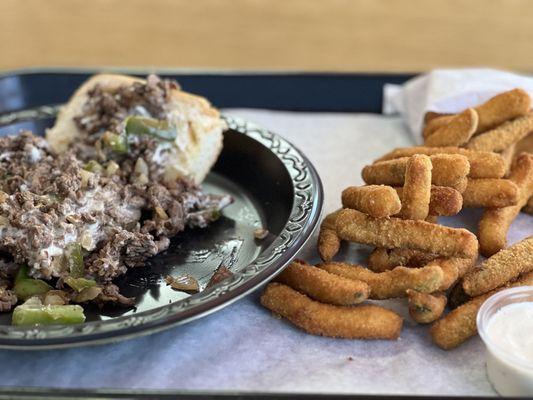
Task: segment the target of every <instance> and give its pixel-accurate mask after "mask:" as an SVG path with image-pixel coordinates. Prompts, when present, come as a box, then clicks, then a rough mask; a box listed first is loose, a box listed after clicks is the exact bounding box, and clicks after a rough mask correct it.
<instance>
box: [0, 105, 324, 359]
mask: <svg viewBox="0 0 533 400" xmlns="http://www.w3.org/2000/svg"><path fill="white" fill-rule="evenodd" d="M56 110H57V107H56V106H42V107H38V108H35V109H30V110H22V111H16V112H13V113H9V114H5V115H1V116H0V125H5V124H8V123H12V122H14V120H17V121H21V120H27V119H36V118H48V117H51V116H54V115H55V112H56ZM17 117H18V118H17ZM223 118H224V119H225V120H226V123H227V125H228V128H229V129H231V130H233V131H236V132H238V133H241V134H243V135H246V136H248V137H250V138H252V139H254V140H256V141H258V142H259V143H260V144H262V145H263V146H264V147H265V148H266V149H267V150H269V151H271V152H272V153H273V154H274V155H275V156H276V157H277V158H278V159H279V160H280V161H281V162H282V163H283V165H284V166H285V168H286V170H287V172H288V174H289V176H290V178H291V182H292V185H293V190H294V200H293V205H292V210H291V213H290V215H289V218H288V220H287V222H286V224H285V226H284V227H283V229H282V231H281V233H280V234H279V236H278V237H277V238H276V239H275V240H274V242H273V243H272V244H271V246H269V247H268V248H267V249H266V250H264V251H263V252H261V253H260V254H259V256H258V257H257V258H256V259H255V260H254V261H253V262H252V263H251V264H249V265H248V266H247V267H245V268H243V269H242V270H241V271H239V272H238V273H236V274H235V275H234V276H233V277H232V278H230V279H228V280H226V281H223V282H222V283H220V284H219V285H216V286H214V287H212V288H210V289H206V290H204V291H202V292H201V293H198V294H196V295H193V296H190V297H187V298H186V299H183V300H180V301H177V302H174V303H171V304H166V305H163V306H160V307H157V308H154V309H151V310H146V311H143V312H140V313H138V314H135V315H128V316H122V317H117V318H113V319H109V320H104V321H94V322H88V323H85V324H80V325H71V326H60V325H58V326H49V327H36V328H31V329H28V328H20V327H13V326H7V325H2V326H0V348H8V349H20V350H30V349H35V350H38V349H44V348H47V349H48V348H64V347H75V346H83V345H95V344H104V343H110V342H115V341H119V340H126V339H129V338H133V337H137V336H142V335H147V334H151V333H154V332H158V331H161V330H164V329H168V328H171V327H173V326H176V325H180V324H184V323H187V322H190V321H192V320H194V319H197V318H200V317H203V316H205V315H208V314H210V313H212V312H215V311H218V310H219V309H221V308H223V307H225V306H227V305H229V304H231V303H233V302H234V301H236V300H238V299H240V298H242V297H244V296H245V295H247V294H249V293H251V292H252V291H254V290H255V289H257V288H258V287H259V286H261V285H262V284H264V283H265V282H266V281H267V280H268V279H270V278H272V277H273V276H275V275H276V274H277V273H279V272H280V271H281V270H282V269H283V267H285V266H286V265H287V264H288V263H289V262H290V261H291V260H292V258H293V257H294V256H295V255H296V253H297V252H298V251H299V250H300V249H301V248H302V247H303V246H304V245H305V243H306V242H307V241H308V240H309V238H310V237H311V236H312V234H313V232H314V230H315V229H316V227H317V225H318V221H319V219H320V216H321V211H322V203H323V197H324V195H323V188H322V182H321V180H320V177H319V176H318V173H317V172H316V170H315V168H314V166H313V165H312V163H311V162H310V161H309V160H308V159H307V157H306V156H305V155H304V154H303V153H302V152H301V151H300V150H298V149H297V148H296V147H295V146H294V145H292V144H291V143H290V142H289V141H287V140H286V139H284V138H282V137H281V136H279V135H277V134H275V133H273V132H271V131H269V130H266V129H264V128H261V127H259V126H258V125H256V124H254V123H251V122H248V121H245V120H243V119H241V118H237V117H230V116H223Z"/></svg>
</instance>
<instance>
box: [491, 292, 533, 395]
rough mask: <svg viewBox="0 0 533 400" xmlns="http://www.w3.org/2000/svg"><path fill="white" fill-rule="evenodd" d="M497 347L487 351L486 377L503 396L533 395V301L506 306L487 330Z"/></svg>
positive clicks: (493, 318)
mask: <svg viewBox="0 0 533 400" xmlns="http://www.w3.org/2000/svg"><path fill="white" fill-rule="evenodd" d="M485 334H486V337H487V339H488V340H489V341H490V342H491V343H493V344H494V348H491V346H489V348H488V352H487V374H488V377H489V380H490V381H491V383H492V385H493V386H494V388H495V389H496V391H497V392H498V393H499V394H501V395H504V396H530V395H533V301H525V302H519V303H512V304H507V305H505V306H504V307H502V308H500V309H499V310H498V311H496V312H495V313H494V314H493V315H492V316H491V317H490V318H489V319H488V321H487V324H486V327H485Z"/></svg>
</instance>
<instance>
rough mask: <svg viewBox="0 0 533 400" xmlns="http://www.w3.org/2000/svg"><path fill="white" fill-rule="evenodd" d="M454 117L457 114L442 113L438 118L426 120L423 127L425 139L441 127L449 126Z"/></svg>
mask: <svg viewBox="0 0 533 400" xmlns="http://www.w3.org/2000/svg"><path fill="white" fill-rule="evenodd" d="M454 118H455V115H441V116H438V117H436V118H432V119H431V120H430V121H427V122H426V125H425V126H424V129H422V137H423V138H424V140H425V139H427V138H428V137H430V136H431V135H433V133H435V132H436V131H438V130H439V129H440V128H442V127H445V126H447V125H448V124H449V123H450V122H451V121H452V120H453V119H454ZM476 127H477V124H476Z"/></svg>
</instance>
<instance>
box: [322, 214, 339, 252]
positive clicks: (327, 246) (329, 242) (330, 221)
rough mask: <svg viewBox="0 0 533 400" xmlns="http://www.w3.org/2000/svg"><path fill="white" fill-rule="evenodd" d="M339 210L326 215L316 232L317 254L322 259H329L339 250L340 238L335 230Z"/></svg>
mask: <svg viewBox="0 0 533 400" xmlns="http://www.w3.org/2000/svg"><path fill="white" fill-rule="evenodd" d="M339 211H340V210H337V211H335V212H333V213H331V214H329V215H327V216H326V218H324V219H323V220H322V223H321V224H320V231H319V232H318V244H317V247H318V249H317V250H318V254H319V256H320V258H321V259H322V260H323V261H330V260H332V259H333V257H335V255H336V254H337V253H338V252H339V249H340V247H341V240H340V238H339V236H338V235H337V232H336V230H335V221H336V219H337V215H338V213H339Z"/></svg>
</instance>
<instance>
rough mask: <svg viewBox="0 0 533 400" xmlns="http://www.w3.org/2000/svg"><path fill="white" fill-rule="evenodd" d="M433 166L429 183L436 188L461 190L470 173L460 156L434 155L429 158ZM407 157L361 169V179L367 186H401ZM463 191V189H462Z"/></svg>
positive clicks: (468, 166) (468, 167)
mask: <svg viewBox="0 0 533 400" xmlns="http://www.w3.org/2000/svg"><path fill="white" fill-rule="evenodd" d="M430 159H431V164H432V165H433V170H432V177H431V182H432V183H433V184H434V185H438V186H450V187H453V188H457V190H459V191H461V190H460V189H459V187H461V188H462V186H463V185H464V184H466V177H467V175H468V173H469V172H470V163H469V162H468V159H467V158H466V157H465V156H462V155H460V154H435V155H432V156H430ZM408 160H409V157H404V158H396V159H393V160H388V161H380V162H377V163H375V164H372V165H367V166H366V167H364V168H363V171H362V177H363V180H364V181H365V182H366V183H367V184H369V185H370V184H372V185H374V184H376V185H392V186H402V185H403V184H404V181H405V170H406V168H407V162H408ZM463 190H464V188H463Z"/></svg>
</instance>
